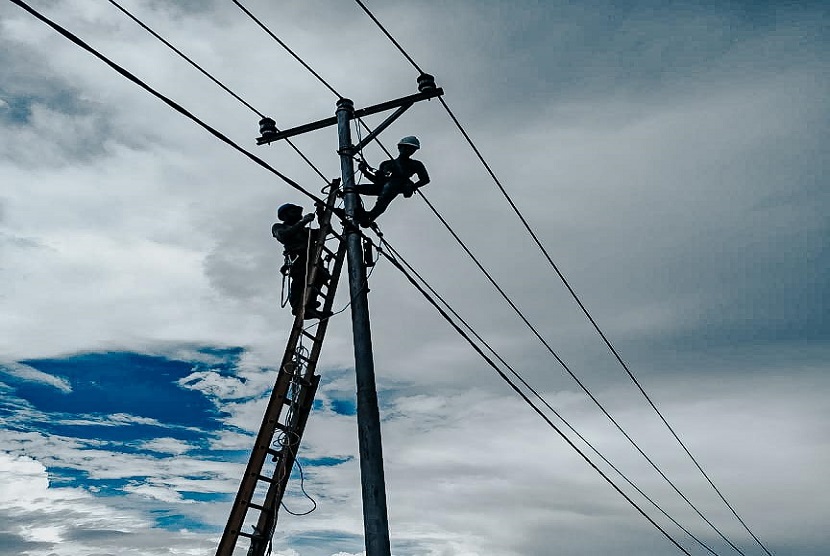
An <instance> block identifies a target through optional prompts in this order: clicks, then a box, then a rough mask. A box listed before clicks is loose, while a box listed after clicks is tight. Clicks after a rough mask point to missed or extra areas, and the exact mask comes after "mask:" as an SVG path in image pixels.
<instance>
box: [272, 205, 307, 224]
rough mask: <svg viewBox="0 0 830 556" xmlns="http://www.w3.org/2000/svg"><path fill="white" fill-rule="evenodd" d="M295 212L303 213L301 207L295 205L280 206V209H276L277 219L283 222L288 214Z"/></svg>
mask: <svg viewBox="0 0 830 556" xmlns="http://www.w3.org/2000/svg"><path fill="white" fill-rule="evenodd" d="M296 210H299V211H300V212H303V207H301V206H297V205H294V204H291V203H285V204H284V205H282V206H280V208H278V209H277V218H279V219H280V220H285V219H286V218H288V214H289V213H290V212H292V211H296Z"/></svg>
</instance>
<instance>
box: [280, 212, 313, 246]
mask: <svg viewBox="0 0 830 556" xmlns="http://www.w3.org/2000/svg"><path fill="white" fill-rule="evenodd" d="M312 220H314V214H312V213H309V214H306V215H305V216H303V217H302V218H301V219H300V220H299V221H297V223H296V224H291V225H285V224H283V225H282V226H279V227H277V226H274V228H273V229H272V230H271V233H272V234H273V235H274V237H275V238H277V241H279V242H280V243H285V242H286V241H287V240H288V239H289V238H290V237H291V236H293V235H295V234H298V233H300V231H301V230H302V229H303V228H305V227H306V225H307V224H308V223H309V222H311V221H312Z"/></svg>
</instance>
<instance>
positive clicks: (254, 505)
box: [248, 502, 265, 512]
mask: <svg viewBox="0 0 830 556" xmlns="http://www.w3.org/2000/svg"><path fill="white" fill-rule="evenodd" d="M248 507H249V508H253V509H255V510H259V511H261V512H262V511H264V510H265V506H260V505H259V504H254V503H253V502H248Z"/></svg>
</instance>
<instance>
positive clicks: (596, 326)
mask: <svg viewBox="0 0 830 556" xmlns="http://www.w3.org/2000/svg"><path fill="white" fill-rule="evenodd" d="M355 2H356V3H357V4H358V5H359V6H360V8H361V9H363V11H364V12H365V13H366V14H367V15H368V16H369V18H370V19H371V20H372V21H373V22H374V23H375V25H377V27H378V28H379V29H380V30H381V32H383V34H384V35H386V37H387V38H388V39H389V40H390V41H391V42H392V44H393V45H395V47H396V48H397V49H398V50H399V51H400V53H401V54H402V55H403V56H404V57H405V58H406V59H407V60H408V61H409V63H410V64H411V65H412V66H413V67H414V68H415V69H416V70H418V72H419V73H422V74H423V73H424V71H423V70H422V69H421V67H420V66H419V65H418V64H417V63H416V62H415V60H414V59H413V58H412V56H410V55H409V53H408V52H407V51H406V49H404V48H403V46H401V44H400V43H399V42H398V41H397V40H396V39H395V38H394V37H393V36H392V34H391V33H389V31H388V30H387V29H386V27H385V26H384V25H383V24H382V23H381V22H380V21H379V20H378V18H377V17H375V15H374V14H373V13H372V12H371V10H369V8H368V7H367V6H366V4H364V3H363V2H362V1H361V0H355ZM438 100H439V102H440V103H441V105H442V106H443V107H444V110H445V111H446V112H447V114H448V115H449V116H450V118H451V119H452V121H453V123H454V124H455V125H456V127H457V128H458V130H459V132H460V133H461V134H462V135H463V137H464V138H465V139H466V141H467V143H468V144H469V145H470V147H471V148H472V150H473V152H474V153H475V154H476V157H477V158H478V159H479V161H480V162H481V163H482V165H483V166H484V168H485V169H486V170H487V172H488V174H490V177H491V178H492V179H493V181H494V182H495V184H496V185H497V186H498V188H499V190H500V191H501V193H502V195H503V196H504V197H505V199H506V200H507V201H508V203H509V204H510V206H511V208H512V209H513V211H514V212H515V213H516V215H517V216H518V217H519V219H520V220H521V222H522V224H523V225H524V227H525V229H526V230H527V232H528V233H529V234H530V236H531V237H532V239H533V241H534V242H535V243H536V245H537V246H538V247H539V249H540V250H541V252H542V254H543V255H544V257H545V258H546V259H547V261H548V263H549V264H550V266H551V267H552V269H553V270H554V271H555V272H556V274H557V275H558V276H559V278H560V280H561V281H562V283H563V284H564V285H565V287H566V288H567V290H568V292H569V293H570V294H571V297H573V299H574V301H575V302H576V303H577V305H578V306H579V308H580V309H581V310H582V312H583V313H584V314H585V316H586V318H587V319H588V321H589V322H590V323H591V325H592V326H593V327H594V329H595V330H596V332H597V334H598V335H599V336H600V337H601V338H602V340H603V342H604V343H605V345H606V346H607V347H608V349H609V350H610V351H611V352H612V354H613V355H614V358H615V359H616V360H617V362H618V363H619V364H620V365H621V366H622V367H623V369H624V370H625V372H626V374H627V375H628V376H629V378H630V379H631V380H632V381H633V382H634V384H635V385H636V387H637V389H638V390H639V391H640V393H641V394H642V395H643V397H644V398H645V399H646V401H647V402H648V404H649V405H650V406H651V408H652V409H653V410H654V411H655V413H657V415H658V416H659V418H660V420H661V421H662V422H663V424H664V425H665V426H666V428H667V429H668V430H669V432H670V433H671V435H672V436H673V437H674V439H675V440H676V441H677V442H678V444H679V445H680V446H681V448H682V449H683V451H684V452H685V453H686V455H687V456H688V457H689V459H690V460H691V461H692V463H693V464H694V465H695V467H696V468H697V469H698V471H700V473H701V474H702V475H703V477H704V478H705V479H706V481H707V483H708V484H709V485H710V486H711V487H712V489H713V490H714V491H715V492H716V493H717V495H718V497H719V498H720V499H721V501H722V502H723V503H724V504H725V505H726V506H727V508H729V510H730V512H731V513H732V515H733V516H734V517H735V519H736V520H737V521H738V522H739V523H740V524H741V526H743V528H744V529H745V530H746V531H747V533H749V535H750V536H751V537H752V538H753V540H755V542H756V543H757V544H758V545H759V546H760V547H761V548H762V549H763V550H764V552H766V554H767V555H768V556H773V555H772V553H771V552H770V551H769V549H767V547H766V546H765V545H764V543H763V542H761V540H760V539H759V538H758V537H757V536H756V535H755V533H754V532H753V531H752V530H751V529H750V528H749V526H748V525H747V524H746V523H745V522H744V520H743V519H742V518H741V516H740V515H738V512H737V510H735V508H734V507H733V506H732V504H730V503H729V501H728V500H727V499H726V496H725V495H724V494H723V493H722V492H721V490H720V489H719V488H718V487H717V486H716V485H715V483H714V481H713V480H712V479H711V477H710V476H709V474H708V473H706V471H705V470H704V469H703V466H702V465H701V464H700V463H699V462H698V460H697V458H695V457H694V456H693V455H692V453H691V451H690V450H689V448H688V447H687V446H686V444H685V443H684V442H683V441H682V440H681V439H680V436H679V435H678V433H677V432H676V431H675V429H674V427H672V426H671V425H670V424H669V422H668V420H667V419H666V417H665V416H664V415H663V413H662V412H661V411H660V410H659V409H658V408H657V404H656V403H655V402H654V401H653V400H652V398H651V396H649V394H648V393H647V392H646V390H645V388H643V386H642V384H641V383H640V381H639V380H637V378H636V377H635V376H634V373H633V372H632V371H631V369H630V368H629V366H628V365H627V364H626V363H625V361H624V360H623V358H622V356H620V354H619V352H618V351H617V349H616V348H615V347H614V345H613V344H612V343H611V341H610V340H609V339H608V337H607V336H606V334H605V333H604V332H603V331H602V329H601V328H600V326H599V324H598V323H597V322H596V320H595V319H594V318H593V316H592V315H591V314H590V312H589V311H588V309H587V307H586V306H585V305H584V303H583V302H582V300H581V299H580V298H579V296H578V295H577V293H576V291H575V290H574V289H573V287H572V286H571V284H570V282H569V281H568V280H567V278H566V277H565V275H564V274H563V273H562V271H561V270H560V269H559V267H558V265H556V263H555V262H554V261H553V258H552V257H551V256H550V254H549V253H548V251H547V249H546V248H545V247H544V245H543V244H542V242H541V241H540V240H539V237H538V235H537V234H536V233H535V232H534V231H533V229H532V228H531V226H530V224H529V223H528V221H527V219H526V218H525V217H524V215H523V214H522V213H521V211H520V210H519V208H518V206H516V203H515V202H514V201H513V199H512V198H511V197H510V195H509V194H508V193H507V191H506V190H505V188H504V186H503V185H502V183H501V180H499V179H498V177H497V176H496V174H495V172H493V170H492V168H491V167H490V165H489V164H488V163H487V161H486V160H485V158H484V156H483V155H482V154H481V151H479V149H478V147H476V145H475V143H474V142H473V140H472V138H471V137H470V135H469V134H468V133H467V131H466V130H465V129H464V126H463V125H462V124H461V122H460V121H459V120H458V118H457V117H456V116H455V114H454V113H453V112H452V110H451V109H450V107H449V105H448V104H447V103H446V101H445V100H444V99H443V98H441V97H439V98H438ZM730 545H731V543H730ZM733 547H734V545H733ZM739 552H740V551H739Z"/></svg>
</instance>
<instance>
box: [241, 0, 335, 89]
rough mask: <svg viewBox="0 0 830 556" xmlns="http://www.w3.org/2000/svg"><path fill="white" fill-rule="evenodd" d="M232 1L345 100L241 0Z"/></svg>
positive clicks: (312, 73) (320, 80)
mask: <svg viewBox="0 0 830 556" xmlns="http://www.w3.org/2000/svg"><path fill="white" fill-rule="evenodd" d="M231 1H232V2H233V3H234V4H236V5H237V7H238V8H239V9H240V10H242V11H243V12H245V14H246V15H247V16H248V17H250V18H251V19H252V20H253V21H254V23H256V24H257V25H259V26H260V27H261V28H262V30H263V31H265V32H266V33H268V35H270V36H271V38H272V39H274V40H275V41H277V43H279V45H280V46H282V47H283V48H284V49H285V51H286V52H288V53H289V54H291V56H293V57H294V59H295V60H297V61H298V62H299V63H300V64H301V65H302V66H303V67H304V68H305V69H307V70H308V71H309V73H311V75H313V76H314V77H316V78H317V80H318V81H319V82H320V83H322V84H323V86H324V87H325V88H327V89H328V90H329V91H331V92H332V93H334V96H336V97H337V98H338V99H341V98H344V97H343V95H341V94H340V93H338V92H337V91H336V90H335V88H334V87H332V86H331V84H330V83H329V82H328V81H326V80H325V79H323V78H322V77H321V76H320V74H319V73H317V72H316V71H314V68H312V67H311V66H309V65H308V64H307V63H306V62H305V60H303V59H302V58H300V56H299V55H298V54H297V53H296V52H294V51H293V50H292V49H291V47H289V46H288V45H287V44H285V42H284V41H283V40H282V39H280V38H279V37H278V36H277V35H275V34H274V33H273V32H272V31H271V30H270V29H269V28H268V26H267V25H265V24H264V23H263V22H262V21H260V20H259V19H258V18H257V16H255V15H254V14H253V13H251V11H250V10H249V9H248V8H246V7H245V6H243V5H242V3H241V2H239V0H231Z"/></svg>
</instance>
